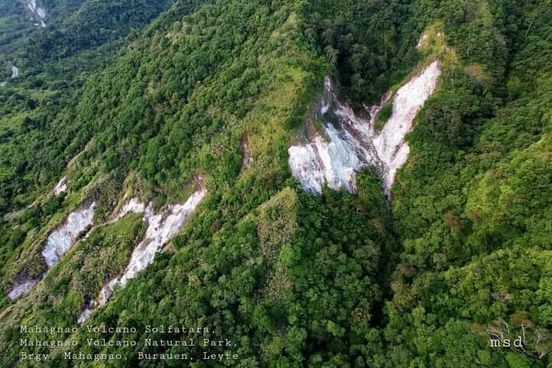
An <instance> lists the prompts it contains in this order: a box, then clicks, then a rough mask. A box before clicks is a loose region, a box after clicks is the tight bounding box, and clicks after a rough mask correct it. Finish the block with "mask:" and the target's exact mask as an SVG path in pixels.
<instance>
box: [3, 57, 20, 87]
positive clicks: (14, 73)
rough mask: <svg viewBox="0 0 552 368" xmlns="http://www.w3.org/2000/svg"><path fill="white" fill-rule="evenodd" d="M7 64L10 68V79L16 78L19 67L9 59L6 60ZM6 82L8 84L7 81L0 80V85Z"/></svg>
mask: <svg viewBox="0 0 552 368" xmlns="http://www.w3.org/2000/svg"><path fill="white" fill-rule="evenodd" d="M8 65H9V67H10V70H11V76H10V79H14V78H17V77H18V76H19V68H18V67H17V66H16V65H15V64H14V63H13V62H11V61H8ZM6 84H8V81H7V80H6V81H3V82H0V87H4V86H5V85H6Z"/></svg>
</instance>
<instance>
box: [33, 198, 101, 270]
mask: <svg viewBox="0 0 552 368" xmlns="http://www.w3.org/2000/svg"><path fill="white" fill-rule="evenodd" d="M95 209H96V202H92V203H91V204H89V205H88V206H84V207H81V208H79V209H77V210H75V211H73V212H71V213H70V214H69V216H67V219H66V220H65V222H64V223H63V224H62V225H60V226H59V227H58V228H57V229H56V230H54V231H53V232H52V233H51V234H50V236H48V239H47V240H46V245H45V246H44V249H43V250H42V255H43V256H44V260H45V261H46V264H47V265H48V268H52V267H53V266H55V265H56V264H57V263H58V262H59V260H60V258H61V257H62V256H63V255H64V254H65V253H66V252H67V251H68V250H69V249H70V248H71V247H72V246H73V245H74V244H75V242H76V241H77V239H78V237H79V235H81V234H82V233H83V232H84V231H85V230H86V229H87V228H88V227H89V226H90V225H92V220H93V218H94V211H95Z"/></svg>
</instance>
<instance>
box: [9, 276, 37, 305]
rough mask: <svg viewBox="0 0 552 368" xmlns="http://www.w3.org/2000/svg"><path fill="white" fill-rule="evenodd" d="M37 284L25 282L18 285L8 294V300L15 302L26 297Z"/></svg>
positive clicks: (29, 281) (33, 281) (35, 281)
mask: <svg viewBox="0 0 552 368" xmlns="http://www.w3.org/2000/svg"><path fill="white" fill-rule="evenodd" d="M37 283H38V280H25V281H23V282H21V283H20V284H17V285H16V286H14V287H13V289H12V290H11V291H10V292H9V293H8V299H10V300H15V299H18V298H19V297H21V296H23V295H26V294H27V293H28V292H29V291H30V290H31V289H32V288H33V287H34V286H35V285H36V284H37Z"/></svg>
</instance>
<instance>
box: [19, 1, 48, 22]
mask: <svg viewBox="0 0 552 368" xmlns="http://www.w3.org/2000/svg"><path fill="white" fill-rule="evenodd" d="M24 4H25V7H26V8H27V10H28V11H29V12H30V13H31V15H32V16H33V18H34V20H35V21H36V22H37V23H36V24H37V25H40V26H41V27H43V28H44V27H46V23H45V22H44V18H46V10H45V9H44V7H43V6H42V3H41V2H40V0H24Z"/></svg>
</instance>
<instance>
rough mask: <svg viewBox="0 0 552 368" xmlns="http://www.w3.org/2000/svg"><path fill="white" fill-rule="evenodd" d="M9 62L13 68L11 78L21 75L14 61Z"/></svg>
mask: <svg viewBox="0 0 552 368" xmlns="http://www.w3.org/2000/svg"><path fill="white" fill-rule="evenodd" d="M8 64H10V69H11V73H12V74H11V77H10V78H11V79H13V78H17V77H18V76H19V68H18V67H17V66H15V64H14V63H12V62H9V63H8Z"/></svg>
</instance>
